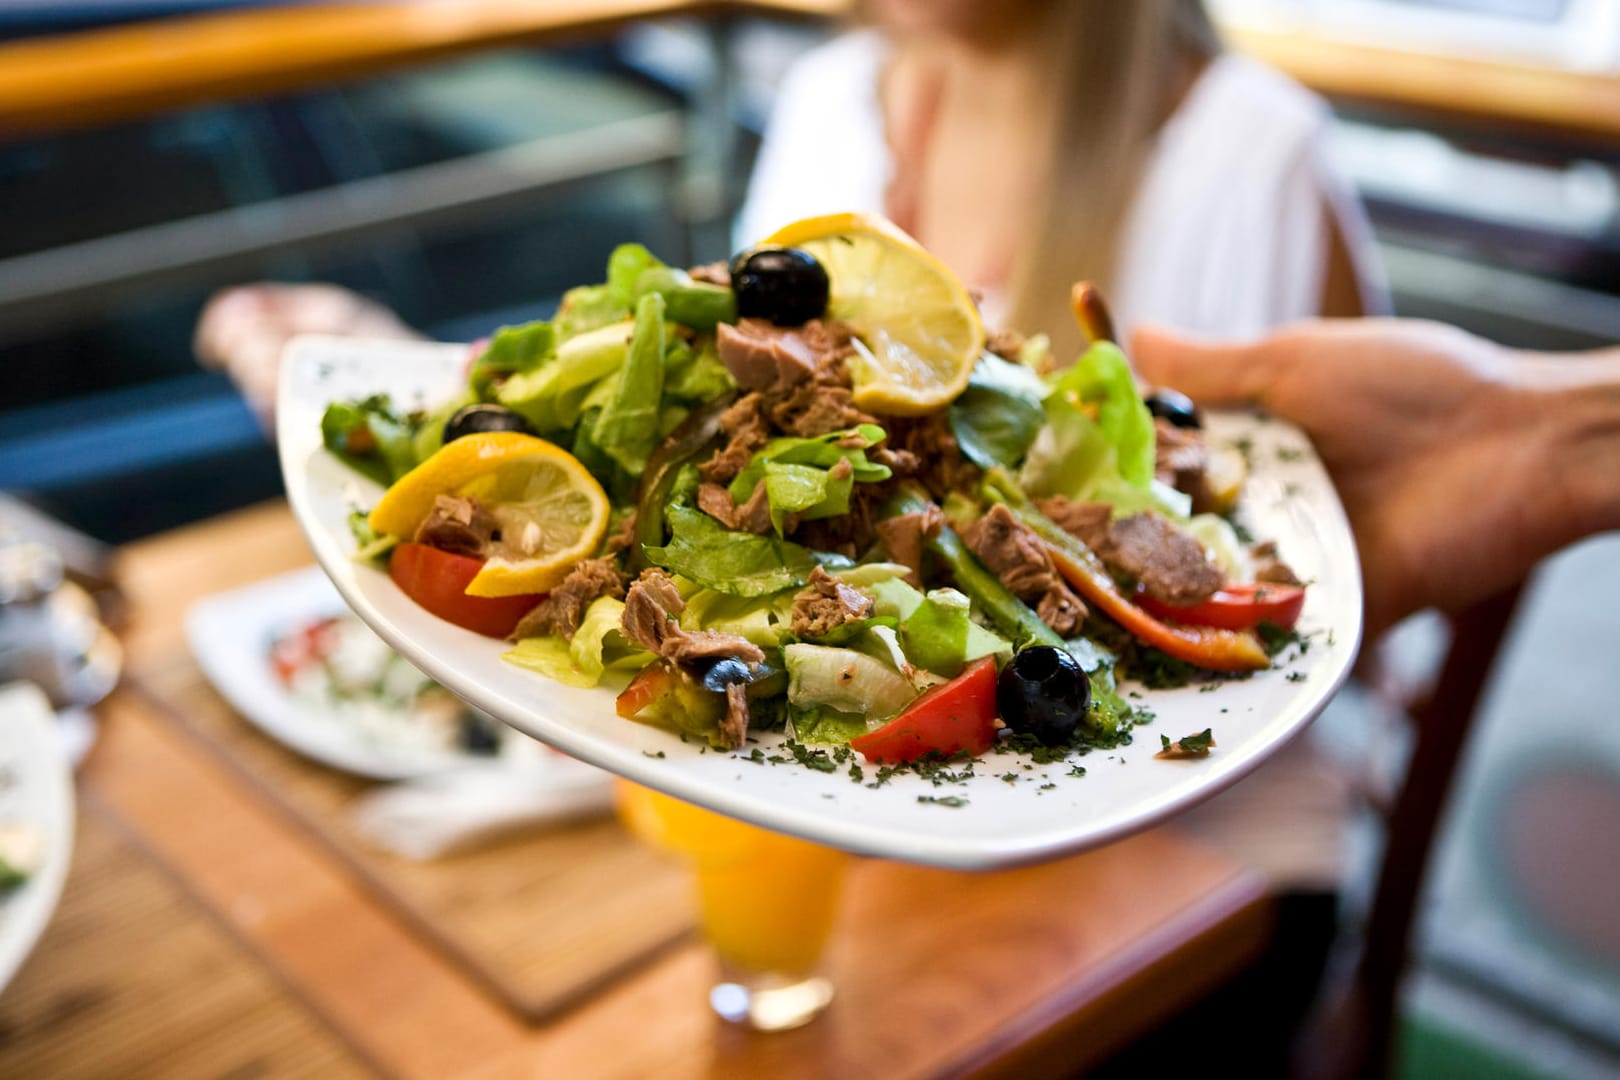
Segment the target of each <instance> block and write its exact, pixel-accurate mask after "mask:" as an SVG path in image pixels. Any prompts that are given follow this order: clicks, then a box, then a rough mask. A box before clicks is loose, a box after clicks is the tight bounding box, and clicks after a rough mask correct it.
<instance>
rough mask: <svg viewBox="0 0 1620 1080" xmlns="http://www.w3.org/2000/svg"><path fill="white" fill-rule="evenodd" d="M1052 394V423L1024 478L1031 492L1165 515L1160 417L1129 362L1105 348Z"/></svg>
mask: <svg viewBox="0 0 1620 1080" xmlns="http://www.w3.org/2000/svg"><path fill="white" fill-rule="evenodd" d="M1049 390H1050V392H1049V393H1048V394H1047V396H1046V399H1045V401H1044V402H1043V405H1042V407H1043V409H1044V411H1045V414H1046V423H1045V425H1044V426H1043V427H1042V428H1041V430H1040V433H1039V434H1038V435H1037V436H1036V437H1035V441H1034V443H1033V444H1032V445H1031V446H1030V448H1029V454H1028V456H1027V457H1026V458H1025V460H1024V467H1023V471H1022V472H1021V473H1020V475H1019V479H1020V481H1021V483H1022V484H1023V487H1024V489H1025V490H1026V491H1028V492H1029V493H1030V494H1031V495H1067V496H1069V497H1070V498H1075V499H1087V500H1093V501H1098V502H1111V503H1113V504H1115V505H1116V506H1120V507H1121V508H1122V509H1124V504H1125V503H1128V502H1132V501H1137V502H1140V503H1143V504H1144V505H1151V506H1155V507H1161V506H1162V499H1161V494H1160V493H1159V492H1156V491H1155V489H1154V486H1153V466H1154V441H1155V440H1154V435H1153V416H1152V414H1150V413H1149V412H1148V410H1147V406H1146V405H1144V404H1143V403H1142V399H1141V396H1140V395H1138V394H1137V392H1136V383H1135V380H1134V379H1133V378H1132V375H1131V367H1130V364H1129V363H1128V362H1127V361H1126V359H1125V354H1124V353H1122V352H1120V351H1119V349H1118V348H1117V347H1115V346H1114V345H1112V344H1110V343H1108V342H1098V343H1097V344H1095V345H1093V346H1092V347H1091V348H1090V349H1088V350H1086V353H1085V355H1084V356H1082V357H1081V358H1080V361H1079V362H1078V363H1076V364H1075V365H1074V366H1073V367H1071V368H1068V369H1067V370H1065V371H1061V372H1059V373H1058V374H1057V375H1055V376H1053V378H1052V379H1051V380H1050V382H1049ZM1135 508H1138V509H1139V508H1141V507H1140V506H1138V507H1135Z"/></svg>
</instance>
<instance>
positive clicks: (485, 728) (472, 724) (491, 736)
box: [457, 710, 501, 757]
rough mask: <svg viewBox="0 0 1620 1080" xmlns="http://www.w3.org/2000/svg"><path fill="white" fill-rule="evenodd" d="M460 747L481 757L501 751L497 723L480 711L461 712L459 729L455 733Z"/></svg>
mask: <svg viewBox="0 0 1620 1080" xmlns="http://www.w3.org/2000/svg"><path fill="white" fill-rule="evenodd" d="M457 734H458V735H459V741H460V743H461V749H462V750H464V751H466V752H467V753H469V754H478V755H480V756H483V757H488V756H492V755H494V754H498V753H500V752H501V733H500V728H499V725H498V724H496V722H495V721H493V720H491V719H489V717H487V716H484V715H483V714H481V713H475V712H472V711H471V710H467V711H465V712H463V713H462V714H461V730H460V732H458V733H457Z"/></svg>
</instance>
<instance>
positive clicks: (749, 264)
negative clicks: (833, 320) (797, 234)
mask: <svg viewBox="0 0 1620 1080" xmlns="http://www.w3.org/2000/svg"><path fill="white" fill-rule="evenodd" d="M829 289H830V286H829V285H828V283H827V270H826V268H825V267H823V266H822V265H821V263H820V262H819V261H817V259H816V257H815V256H814V255H812V254H810V253H809V252H808V251H801V250H799V249H798V248H777V247H766V248H754V249H753V250H752V251H745V252H743V253H742V254H741V255H738V256H737V257H736V258H735V259H733V260H732V262H731V291H732V292H734V293H736V294H737V314H738V315H739V316H740V317H742V318H745V319H746V318H753V319H769V320H770V321H771V322H773V323H775V324H776V325H777V326H801V325H803V324H804V323H806V322H809V321H810V320H811V319H817V318H820V317H821V316H822V315H823V314H825V313H826V311H827V295H828V292H829Z"/></svg>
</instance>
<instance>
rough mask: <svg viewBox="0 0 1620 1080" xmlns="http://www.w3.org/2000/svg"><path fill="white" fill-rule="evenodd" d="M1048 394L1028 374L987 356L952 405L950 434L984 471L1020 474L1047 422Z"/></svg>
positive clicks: (997, 357)
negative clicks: (1017, 471)
mask: <svg viewBox="0 0 1620 1080" xmlns="http://www.w3.org/2000/svg"><path fill="white" fill-rule="evenodd" d="M1046 394H1047V389H1046V384H1045V383H1043V382H1042V381H1041V377H1040V376H1039V375H1036V374H1035V373H1034V372H1033V371H1031V370H1030V369H1029V368H1027V367H1024V366H1023V365H1021V364H1010V363H1008V362H1007V361H1005V360H1003V359H1002V358H1001V357H999V356H997V355H995V354H994V353H985V354H984V356H983V357H981V358H980V359H979V362H978V363H977V364H976V365H974V368H973V375H972V377H971V378H969V379H968V384H967V389H966V390H963V391H962V393H961V394H960V395H959V396H958V397H957V399H956V400H955V401H953V402H952V403H951V409H950V420H951V433H952V434H953V435H955V436H956V442H957V445H958V446H960V447H961V448H962V453H963V454H964V455H965V456H966V457H967V459H968V460H969V461H971V462H973V463H974V464H975V465H978V466H979V467H980V468H984V469H993V468H995V467H996V466H998V465H1000V466H1003V467H1005V468H1009V469H1016V468H1017V467H1018V463H1019V462H1021V461H1023V460H1024V455H1025V454H1026V453H1027V452H1028V451H1029V447H1030V444H1031V443H1033V442H1034V441H1035V436H1036V435H1037V434H1038V433H1039V432H1040V429H1041V425H1042V424H1043V423H1044V422H1045V421H1046V413H1045V411H1044V410H1043V409H1042V407H1041V402H1042V401H1043V400H1044V399H1045V397H1046Z"/></svg>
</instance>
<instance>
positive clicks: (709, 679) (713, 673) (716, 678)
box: [696, 656, 754, 694]
mask: <svg viewBox="0 0 1620 1080" xmlns="http://www.w3.org/2000/svg"><path fill="white" fill-rule="evenodd" d="M696 674H697V675H698V678H699V679H700V680H701V681H702V683H703V685H704V686H705V687H707V688H708V689H710V690H713V691H714V692H715V693H717V694H723V693H725V692H726V687H728V686H730V685H731V684H732V683H742V684H743V685H745V686H746V685H747V684H748V683H751V682H753V681H754V673H753V672H752V671H750V670H749V668H748V665H747V664H745V663H743V662H742V661H741V660H737V659H735V658H733V657H729V656H726V657H721V658H720V659H719V660H716V661H714V662H713V663H712V664H710V665H709V666H708V668H707V669H705V670H701V671H699V672H697V673H696Z"/></svg>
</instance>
